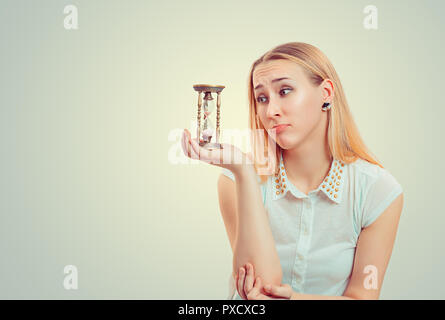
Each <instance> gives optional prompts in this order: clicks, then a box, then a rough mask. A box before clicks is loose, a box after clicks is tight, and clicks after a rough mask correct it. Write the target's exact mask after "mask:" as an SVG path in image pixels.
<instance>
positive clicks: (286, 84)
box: [253, 60, 331, 149]
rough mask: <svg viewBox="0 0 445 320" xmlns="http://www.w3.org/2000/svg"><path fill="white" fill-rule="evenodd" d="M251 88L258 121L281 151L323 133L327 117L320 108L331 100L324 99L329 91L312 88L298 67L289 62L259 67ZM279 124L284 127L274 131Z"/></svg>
mask: <svg viewBox="0 0 445 320" xmlns="http://www.w3.org/2000/svg"><path fill="white" fill-rule="evenodd" d="M281 78H287V79H281ZM277 79H281V80H277ZM323 84H324V82H323ZM253 87H254V94H255V100H256V105H257V114H258V116H259V119H260V121H261V123H262V124H263V126H264V128H265V129H266V130H267V132H268V134H269V135H270V136H271V138H272V139H273V140H275V142H276V143H277V144H278V145H279V146H280V147H281V148H282V149H292V148H295V147H297V146H298V145H300V144H301V143H302V142H303V141H305V140H306V139H307V138H309V137H311V135H316V134H320V135H321V134H324V132H325V128H326V125H327V117H326V112H322V110H321V107H322V105H323V103H324V102H326V101H327V102H330V101H331V100H327V99H326V98H327V97H329V95H330V91H329V90H325V88H324V86H322V85H320V86H318V87H314V85H313V84H311V83H310V82H309V79H308V78H307V76H306V74H305V73H304V71H303V69H302V67H300V66H299V65H298V64H296V63H294V62H292V61H288V60H271V61H267V62H263V63H261V64H259V65H258V66H257V67H256V68H255V70H254V73H253ZM322 120H325V121H322ZM278 124H286V126H282V127H278V128H273V127H274V126H275V125H278ZM323 126H324V128H323ZM323 129H324V130H323Z"/></svg>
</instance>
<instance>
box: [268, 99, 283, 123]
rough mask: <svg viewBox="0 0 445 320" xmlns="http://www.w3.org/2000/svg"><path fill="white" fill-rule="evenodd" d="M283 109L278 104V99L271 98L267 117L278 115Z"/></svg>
mask: <svg viewBox="0 0 445 320" xmlns="http://www.w3.org/2000/svg"><path fill="white" fill-rule="evenodd" d="M280 113H281V110H280V107H279V105H278V101H276V100H274V99H271V100H270V102H269V105H268V106H267V117H269V118H273V117H275V116H277V115H280Z"/></svg>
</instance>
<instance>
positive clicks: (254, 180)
mask: <svg viewBox="0 0 445 320" xmlns="http://www.w3.org/2000/svg"><path fill="white" fill-rule="evenodd" d="M248 95H249V112H250V119H249V125H250V128H251V129H253V132H254V133H255V134H254V135H253V155H246V154H244V153H242V152H241V151H240V150H239V149H238V148H236V147H234V146H232V145H228V144H223V147H224V149H222V151H212V152H208V151H207V150H205V149H203V148H200V147H199V145H198V144H197V142H196V140H195V139H193V140H192V139H191V136H190V133H189V132H188V131H187V130H184V135H183V141H182V142H183V149H184V152H185V153H186V154H187V156H189V157H191V158H195V159H198V158H199V159H200V160H202V161H204V162H207V163H210V164H214V165H217V166H220V167H222V168H223V174H222V175H221V176H220V178H219V180H218V194H219V203H220V208H221V213H222V216H223V219H224V224H225V227H226V230H227V234H228V237H229V240H230V244H231V247H232V250H233V267H234V269H233V270H234V271H233V274H232V277H231V281H232V284H233V287H232V288H233V290H232V292H231V294H233V296H232V295H231V298H234V299H241V298H242V299H378V297H379V294H380V289H381V286H382V283H383V277H384V274H385V271H386V268H387V265H388V262H389V259H390V256H391V252H392V248H393V245H394V241H395V237H396V232H397V227H398V223H399V218H400V215H401V212H402V208H403V193H402V187H401V186H400V184H399V183H398V182H397V181H396V179H395V178H394V177H393V176H392V175H391V174H390V173H389V172H388V171H387V170H386V169H384V168H383V166H382V165H381V164H380V163H379V162H378V161H377V160H376V159H375V158H374V157H373V156H372V155H371V154H370V152H369V151H368V150H367V148H366V146H365V144H364V143H363V141H362V139H361V138H360V135H359V132H358V130H357V127H356V125H355V123H354V120H353V117H352V114H351V112H350V110H349V107H348V104H347V101H346V98H345V95H344V92H343V88H342V86H341V83H340V80H339V78H338V76H337V73H336V71H335V69H334V67H333V66H332V64H331V63H330V62H329V60H328V59H327V58H326V56H325V55H324V54H323V53H322V52H321V51H320V50H319V49H317V48H316V47H314V46H312V45H309V44H306V43H299V42H292V43H286V44H283V45H280V46H277V47H275V48H273V49H272V50H270V51H268V52H266V53H265V54H264V55H263V56H261V57H260V58H259V59H258V60H257V61H255V62H254V63H253V65H252V68H251V70H250V75H249V92H248ZM261 132H263V133H264V136H262V135H261ZM258 133H260V134H258ZM233 154H234V155H235V158H236V157H241V159H243V160H245V161H243V162H242V163H239V162H237V163H233V162H231V161H230V159H231V156H232V155H233ZM263 155H264V156H263ZM236 159H239V158H236ZM264 159H266V160H267V161H266V162H265V161H264ZM249 160H251V161H249ZM270 169H272V170H270ZM258 182H259V183H258ZM235 284H236V289H237V292H235V288H234V287H235Z"/></svg>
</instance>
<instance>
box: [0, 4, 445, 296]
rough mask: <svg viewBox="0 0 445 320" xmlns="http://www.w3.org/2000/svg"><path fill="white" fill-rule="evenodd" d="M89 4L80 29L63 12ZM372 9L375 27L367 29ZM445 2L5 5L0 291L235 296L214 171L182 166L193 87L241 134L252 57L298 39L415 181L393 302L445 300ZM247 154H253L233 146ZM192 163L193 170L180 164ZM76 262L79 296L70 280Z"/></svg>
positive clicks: (364, 129)
mask: <svg viewBox="0 0 445 320" xmlns="http://www.w3.org/2000/svg"><path fill="white" fill-rule="evenodd" d="M69 4H71V5H75V6H76V8H77V9H78V23H79V28H78V29H77V30H66V29H65V28H64V23H63V22H64V18H65V16H66V14H64V12H63V9H64V7H65V6H66V5H69ZM369 4H372V5H374V6H376V7H377V9H378V29H377V30H367V29H365V28H364V26H363V20H364V19H365V17H366V14H365V13H364V12H363V10H364V8H365V7H366V6H367V5H369ZM444 10H445V3H444V2H443V1H439V0H438V1H431V0H428V1H383V0H374V1H372V3H369V2H368V1H362V0H350V1H346V0H336V1H322V0H313V1H299V0H287V1H286V0H284V1H280V2H276V1H253V0H247V1H234V0H227V1H223V2H221V1H201V0H200V1H179V0H172V1H142V0H140V1H123V0H120V1H118V0H107V1H104V0H95V1H87V0H76V1H75V0H72V1H66V0H63V1H61V0H60V1H56V0H53V1H51V0H42V1H17V0H8V1H2V2H1V4H0V46H1V48H0V52H1V55H0V70H1V72H0V88H1V89H0V90H1V93H0V147H1V156H0V176H1V179H0V214H1V215H0V216H1V221H0V252H1V264H0V298H4V299H12V298H26V299H46V298H53V299H54V298H55V299H110V298H111V299H116V298H117V299H225V298H226V297H227V294H228V279H229V276H230V273H231V266H232V261H231V259H232V252H231V249H230V245H229V241H228V239H227V236H226V231H225V228H224V223H223V220H222V218H221V214H220V212H219V206H218V198H217V190H216V181H217V178H218V175H219V174H220V171H221V170H220V168H218V167H214V166H211V165H207V164H204V163H196V162H193V163H190V162H187V161H185V162H186V163H182V162H184V160H187V159H185V158H184V156H183V155H182V153H181V150H180V140H179V139H180V133H181V130H182V129H183V128H188V129H189V130H190V131H191V132H193V133H194V128H193V121H194V120H195V119H196V109H197V108H196V102H197V94H196V92H195V91H194V90H193V88H192V86H193V84H197V83H210V84H220V85H225V86H226V88H225V89H224V91H223V93H222V96H221V98H222V105H221V125H222V128H223V140H224V139H225V140H226V142H229V141H227V139H228V136H227V135H226V136H224V130H228V129H238V130H243V129H245V128H247V125H248V122H247V112H248V104H247V76H248V72H249V68H250V66H251V64H252V63H253V61H254V60H255V59H257V58H258V57H260V56H261V55H262V54H263V53H264V52H266V51H267V50H269V49H271V48H272V47H274V46H276V45H279V44H282V43H286V42H292V41H301V42H307V43H310V44H313V45H315V46H317V47H318V48H320V49H321V50H322V51H323V52H324V53H325V54H326V55H327V56H328V57H329V59H330V60H331V62H332V63H333V65H334V67H335V68H336V70H337V73H338V74H339V76H340V79H341V81H342V85H343V87H344V89H345V93H346V97H347V100H348V102H349V105H350V108H351V110H352V113H353V115H354V118H355V120H356V122H357V125H358V127H359V129H360V132H361V134H362V136H363V138H364V140H365V142H366V144H367V145H368V146H369V148H370V149H371V151H372V152H373V153H374V154H375V155H376V156H377V158H378V159H379V160H380V161H381V162H382V163H383V165H384V166H385V168H387V169H388V170H389V171H390V172H391V174H392V175H393V176H394V177H395V178H396V179H397V180H398V181H399V183H400V184H401V185H402V187H403V189H404V194H405V207H404V210H403V213H402V217H401V220H400V224H399V230H398V234H397V239H396V243H395V246H394V250H393V254H392V257H391V260H390V263H389V266H388V270H387V273H386V275H385V281H384V284H383V288H382V293H381V298H382V299H443V298H445V289H444V287H443V283H444V274H443V270H444V269H445V258H444V256H443V252H444V245H443V241H442V235H443V225H444V222H445V212H444V210H443V208H442V205H441V203H442V202H443V201H442V200H443V195H442V192H443V182H444V181H445V175H444V170H443V159H444V156H445V153H444V148H443V141H442V139H443V137H444V125H443V119H445V111H444V102H443V100H444V99H443V96H442V93H443V71H444V62H443V57H444V56H445V50H444V46H443V41H442V39H443V30H444V27H445V21H444V19H443V18H442V17H441V13H442V12H444ZM239 147H241V148H243V149H245V148H247V146H244V145H241V146H239ZM181 161H182V162H181ZM66 265H74V266H76V267H77V270H78V289H77V290H66V289H65V288H64V286H63V281H64V277H65V274H64V272H63V270H64V267H65V266H66Z"/></svg>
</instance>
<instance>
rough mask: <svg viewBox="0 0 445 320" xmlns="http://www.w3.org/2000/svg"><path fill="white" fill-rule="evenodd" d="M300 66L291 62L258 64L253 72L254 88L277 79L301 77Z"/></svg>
mask: <svg viewBox="0 0 445 320" xmlns="http://www.w3.org/2000/svg"><path fill="white" fill-rule="evenodd" d="M301 76H302V74H301V70H300V66H299V65H298V64H296V63H294V62H292V61H287V60H272V61H266V62H262V63H260V64H259V65H258V66H256V68H255V70H254V71H253V84H254V86H256V85H258V84H260V83H262V82H263V81H265V82H268V81H271V80H273V79H277V78H290V79H297V78H299V77H301Z"/></svg>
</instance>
